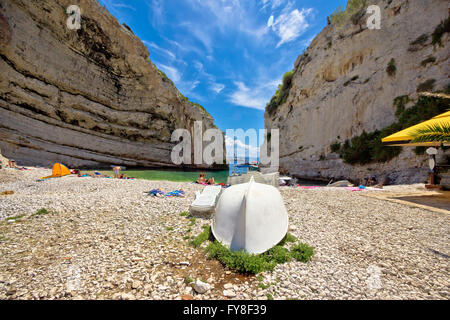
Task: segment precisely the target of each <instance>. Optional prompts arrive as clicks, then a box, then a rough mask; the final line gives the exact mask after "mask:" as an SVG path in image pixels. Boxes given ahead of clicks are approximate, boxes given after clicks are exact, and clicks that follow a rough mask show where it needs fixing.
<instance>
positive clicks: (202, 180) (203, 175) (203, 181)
mask: <svg viewBox="0 0 450 320" xmlns="http://www.w3.org/2000/svg"><path fill="white" fill-rule="evenodd" d="M195 182H196V183H198V184H216V183H215V181H214V177H212V178H211V179H208V180H206V173H200V177H199V178H198V179H197V181H195Z"/></svg>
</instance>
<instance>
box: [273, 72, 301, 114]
mask: <svg viewBox="0 0 450 320" xmlns="http://www.w3.org/2000/svg"><path fill="white" fill-rule="evenodd" d="M295 71H296V70H295V69H294V70H291V71H288V72H286V73H285V74H284V75H283V82H282V83H281V84H280V85H279V86H278V89H277V92H276V93H275V95H274V96H273V97H272V99H270V102H269V103H268V104H267V106H266V111H267V112H268V113H269V115H273V114H274V113H275V111H276V110H277V109H278V107H279V106H280V105H281V104H283V103H285V102H286V100H287V98H288V96H289V91H290V90H291V88H292V78H293V77H294V74H295Z"/></svg>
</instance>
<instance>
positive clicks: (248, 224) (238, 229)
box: [211, 178, 289, 254]
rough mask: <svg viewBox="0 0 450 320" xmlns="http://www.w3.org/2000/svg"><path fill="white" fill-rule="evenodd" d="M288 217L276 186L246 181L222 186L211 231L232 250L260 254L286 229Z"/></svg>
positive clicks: (276, 242)
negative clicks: (223, 188) (227, 186)
mask: <svg viewBox="0 0 450 320" xmlns="http://www.w3.org/2000/svg"><path fill="white" fill-rule="evenodd" d="M288 223H289V218H288V214H287V211H286V208H285V206H284V202H283V198H282V197H281V194H280V192H279V191H278V189H277V188H275V187H273V186H270V185H267V184H261V183H256V182H255V181H254V179H253V178H251V180H250V182H248V183H243V184H238V185H234V186H231V187H229V188H227V189H225V190H224V191H223V192H222V195H221V196H220V198H219V202H218V204H217V208H216V212H215V213H214V217H213V221H212V225H211V230H212V232H213V235H214V237H215V238H216V239H217V240H218V241H220V242H222V243H223V244H224V245H226V246H229V247H230V249H231V250H233V251H241V250H245V251H247V252H249V253H254V254H259V253H263V252H265V251H267V250H269V249H270V248H272V247H273V246H275V245H276V244H278V243H279V242H280V241H281V240H282V239H283V238H284V236H285V235H286V233H287V231H288Z"/></svg>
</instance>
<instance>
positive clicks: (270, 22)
mask: <svg viewBox="0 0 450 320" xmlns="http://www.w3.org/2000/svg"><path fill="white" fill-rule="evenodd" d="M272 25H273V15H272V16H270V18H269V20H268V21H267V26H268V27H269V28H270V27H271V26H272Z"/></svg>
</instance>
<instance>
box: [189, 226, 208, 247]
mask: <svg viewBox="0 0 450 320" xmlns="http://www.w3.org/2000/svg"><path fill="white" fill-rule="evenodd" d="M210 235H211V227H210V226H206V227H205V228H204V230H203V232H202V233H200V234H199V235H198V236H197V237H195V238H194V240H192V241H191V245H193V246H194V247H195V248H198V247H200V246H201V244H202V243H203V242H205V241H206V240H208V239H209V238H210Z"/></svg>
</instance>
